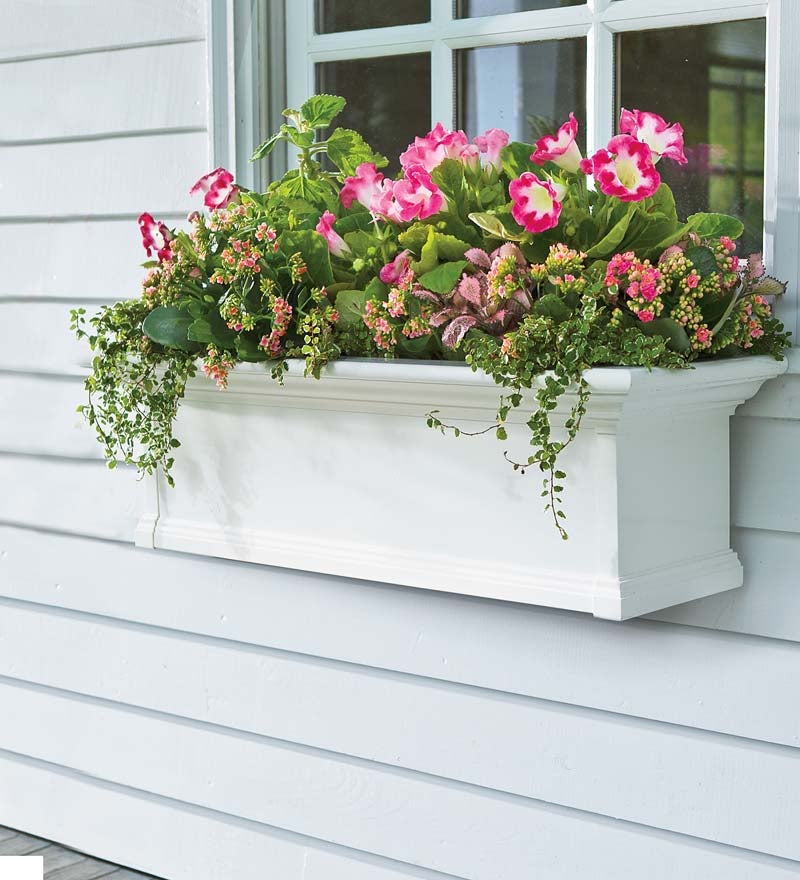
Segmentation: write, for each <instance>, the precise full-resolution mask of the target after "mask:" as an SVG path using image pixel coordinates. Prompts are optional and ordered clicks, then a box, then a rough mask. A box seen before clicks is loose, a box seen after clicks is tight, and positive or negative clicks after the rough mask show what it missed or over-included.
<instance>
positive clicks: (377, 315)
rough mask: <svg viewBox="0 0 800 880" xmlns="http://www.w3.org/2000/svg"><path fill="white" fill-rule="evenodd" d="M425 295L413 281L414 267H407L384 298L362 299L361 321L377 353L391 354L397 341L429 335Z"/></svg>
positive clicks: (429, 306) (428, 309)
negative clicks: (363, 301)
mask: <svg viewBox="0 0 800 880" xmlns="http://www.w3.org/2000/svg"><path fill="white" fill-rule="evenodd" d="M427 295H428V292H427V291H425V290H424V289H423V288H421V287H420V286H419V284H417V283H416V281H415V279H414V272H413V270H412V269H410V268H407V269H406V270H405V271H404V272H403V274H402V275H401V276H400V277H399V278H397V279H396V280H394V282H393V283H392V284H391V286H390V287H389V288H388V290H387V292H386V296H385V298H381V297H371V298H370V299H368V300H367V301H366V302H365V304H364V311H363V314H362V320H363V322H364V326H365V327H366V328H367V330H369V332H370V333H371V335H372V342H373V343H374V345H375V348H376V350H377V352H379V353H381V354H383V355H384V356H386V355H389V354H393V353H394V352H395V349H396V348H397V345H398V343H399V342H400V340H402V339H420V338H422V337H426V336H430V335H431V333H432V326H433V325H432V324H431V316H432V314H433V309H432V308H431V305H430V303H428V302H426V296H427Z"/></svg>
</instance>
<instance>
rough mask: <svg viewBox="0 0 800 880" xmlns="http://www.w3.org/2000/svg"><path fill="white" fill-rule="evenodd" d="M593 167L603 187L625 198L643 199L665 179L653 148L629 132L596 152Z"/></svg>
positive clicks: (621, 198)
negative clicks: (656, 163) (651, 153)
mask: <svg viewBox="0 0 800 880" xmlns="http://www.w3.org/2000/svg"><path fill="white" fill-rule="evenodd" d="M592 170H593V173H594V178H595V180H596V181H597V182H598V183H599V184H600V189H601V190H602V191H603V192H604V193H605V194H606V195H607V196H616V197H617V198H618V199H620V200H621V201H623V202H640V201H642V199H646V198H648V196H651V195H653V193H654V192H655V191H656V190H657V189H658V187H659V185H660V183H661V177H660V175H659V173H658V171H656V166H655V165H654V164H653V160H652V158H651V156H650V148H649V147H648V146H647V144H644V143H641V142H640V141H637V140H636V139H635V138H633V137H631V136H630V135H629V134H620V135H617V136H616V137H613V138H611V140H610V141H609V142H608V147H607V148H606V149H605V150H598V151H597V152H596V153H595V154H594V156H592Z"/></svg>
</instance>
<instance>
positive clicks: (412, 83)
mask: <svg viewBox="0 0 800 880" xmlns="http://www.w3.org/2000/svg"><path fill="white" fill-rule="evenodd" d="M316 73H317V92H327V93H329V94H332V95H341V96H342V97H343V98H346V99H347V107H345V110H344V112H343V113H342V115H341V116H339V117H337V119H336V124H337V125H341V126H343V127H345V128H354V129H356V131H359V132H360V133H361V134H362V135H363V136H364V138H365V139H366V141H367V142H368V143H369V144H370V146H372V147H373V148H374V149H376V150H377V151H378V152H379V153H383V154H384V155H385V156H387V157H388V158H389V161H390V165H389V171H390V172H392V173H393V172H394V171H397V170H398V169H399V168H400V163H399V161H398V156H399V155H400V153H402V152H403V151H404V150H405V149H406V147H407V146H408V145H409V144H410V143H411V141H413V140H414V138H415V137H416V136H417V135H423V134H425V133H426V132H427V131H429V129H430V127H431V56H430V55H429V54H428V53H427V52H425V53H421V54H415V55H390V56H388V57H387V56H384V57H382V58H359V59H355V60H352V61H326V62H325V63H324V64H318V65H317V68H316Z"/></svg>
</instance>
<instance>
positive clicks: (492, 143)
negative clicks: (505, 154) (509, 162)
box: [472, 128, 509, 171]
mask: <svg viewBox="0 0 800 880" xmlns="http://www.w3.org/2000/svg"><path fill="white" fill-rule="evenodd" d="M508 141H509V135H508V132H507V131H503V129H502V128H490V129H487V130H486V132H484V134H479V135H478V136H477V137H475V138H473V139H472V142H473V144H475V146H476V147H477V148H478V149H479V150H480V151H481V153H484V154H485V155H486V164H487V165H491V166H492V167H493V168H495V169H496V170H497V171H499V170H500V169H501V168H502V167H503V160H502V159H501V158H500V154H501V153H502V150H503V147H505V146H507V145H508Z"/></svg>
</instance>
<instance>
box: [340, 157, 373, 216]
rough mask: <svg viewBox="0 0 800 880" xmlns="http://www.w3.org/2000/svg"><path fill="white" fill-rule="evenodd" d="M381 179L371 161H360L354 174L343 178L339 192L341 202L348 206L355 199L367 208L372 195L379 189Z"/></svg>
mask: <svg viewBox="0 0 800 880" xmlns="http://www.w3.org/2000/svg"><path fill="white" fill-rule="evenodd" d="M382 180H383V175H382V174H381V173H380V171H378V169H377V168H376V167H375V165H374V164H373V163H372V162H362V163H361V164H360V165H359V166H358V168H356V176H355V177H348V178H346V179H345V182H344V186H343V187H342V191H341V192H340V193H339V198H340V199H341V200H342V204H343V205H344V206H345V208H349V207H350V206H351V205H352V204H353V202H354V201H356V202H360V203H361V204H362V205H363V206H364V207H365V208H369V207H370V202H371V201H372V198H373V196H374V195H375V194H376V193H377V192H379V190H380V186H381V181H382Z"/></svg>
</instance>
